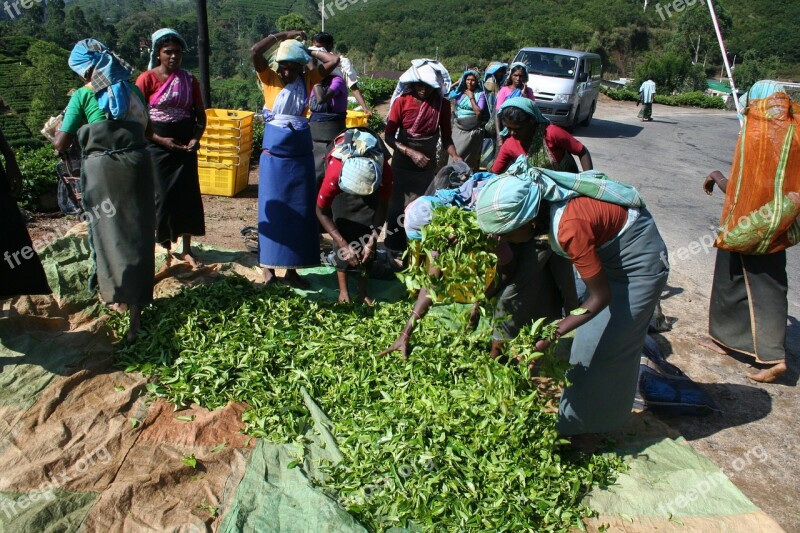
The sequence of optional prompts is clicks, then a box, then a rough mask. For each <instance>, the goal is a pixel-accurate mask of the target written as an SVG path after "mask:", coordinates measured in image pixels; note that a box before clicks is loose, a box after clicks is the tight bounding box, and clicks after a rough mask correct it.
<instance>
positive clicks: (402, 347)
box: [380, 332, 408, 361]
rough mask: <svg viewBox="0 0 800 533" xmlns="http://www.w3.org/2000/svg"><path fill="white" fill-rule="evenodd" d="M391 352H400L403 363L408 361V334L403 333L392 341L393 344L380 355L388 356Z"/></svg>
mask: <svg viewBox="0 0 800 533" xmlns="http://www.w3.org/2000/svg"><path fill="white" fill-rule="evenodd" d="M392 352H400V358H401V359H403V360H404V361H405V360H406V359H408V333H406V332H403V333H401V334H400V336H399V337H397V340H396V341H394V344H392V345H391V346H389V347H388V348H387V349H385V350H384V351H382V352H381V353H380V355H381V356H384V355H388V354H390V353H392Z"/></svg>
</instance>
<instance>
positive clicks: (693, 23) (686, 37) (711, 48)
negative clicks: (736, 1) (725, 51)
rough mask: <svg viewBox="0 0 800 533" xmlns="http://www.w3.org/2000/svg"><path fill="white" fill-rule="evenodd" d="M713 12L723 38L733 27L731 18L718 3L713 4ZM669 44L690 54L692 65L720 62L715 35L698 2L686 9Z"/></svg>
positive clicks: (704, 9)
mask: <svg viewBox="0 0 800 533" xmlns="http://www.w3.org/2000/svg"><path fill="white" fill-rule="evenodd" d="M708 1H711V0H708ZM714 10H715V11H716V13H717V20H718V21H719V28H720V31H721V32H722V36H723V37H725V36H726V35H728V32H729V31H730V29H731V27H732V26H733V18H732V17H731V14H730V12H729V11H728V10H726V9H725V8H724V7H722V6H721V5H719V2H716V3H715V5H714ZM671 44H672V45H673V46H674V48H675V49H676V50H679V51H687V52H690V53H691V54H692V58H693V59H692V62H693V63H703V64H706V63H707V62H710V63H714V64H718V63H719V62H721V61H722V54H721V53H720V51H719V43H718V42H717V34H716V32H715V31H714V24H713V22H712V21H711V14H710V13H709V11H708V8H707V6H706V5H705V3H702V2H698V4H697V5H696V6H694V7H692V8H687V9H686V10H685V11H684V12H683V14H682V15H681V18H680V20H679V21H678V27H677V28H676V29H675V34H674V35H673V37H672V42H671Z"/></svg>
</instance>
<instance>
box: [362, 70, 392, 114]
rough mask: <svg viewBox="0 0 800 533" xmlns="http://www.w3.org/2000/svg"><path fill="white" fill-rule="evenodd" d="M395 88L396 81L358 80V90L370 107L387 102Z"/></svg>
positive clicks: (380, 79) (383, 79)
mask: <svg viewBox="0 0 800 533" xmlns="http://www.w3.org/2000/svg"><path fill="white" fill-rule="evenodd" d="M396 86H397V82H396V81H393V80H389V79H386V78H366V77H363V78H358V88H359V89H361V94H363V95H364V100H366V101H367V104H369V105H370V107H375V105H377V104H379V103H381V102H384V101H386V100H388V99H389V98H390V97H391V96H392V93H393V92H394V88H395V87H396Z"/></svg>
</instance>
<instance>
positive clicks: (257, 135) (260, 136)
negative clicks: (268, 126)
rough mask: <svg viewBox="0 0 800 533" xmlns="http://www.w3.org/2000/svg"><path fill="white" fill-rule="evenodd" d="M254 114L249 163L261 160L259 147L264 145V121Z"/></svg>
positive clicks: (257, 114)
mask: <svg viewBox="0 0 800 533" xmlns="http://www.w3.org/2000/svg"><path fill="white" fill-rule="evenodd" d="M259 115H260V113H256V116H255V117H254V118H253V153H252V154H250V160H251V161H258V160H259V159H260V158H261V147H262V146H263V144H264V120H263V119H262V118H261V116H259Z"/></svg>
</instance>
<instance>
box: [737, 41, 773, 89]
mask: <svg viewBox="0 0 800 533" xmlns="http://www.w3.org/2000/svg"><path fill="white" fill-rule="evenodd" d="M779 66H780V59H779V58H778V57H777V56H771V57H768V58H762V57H759V55H758V54H757V53H756V52H755V51H753V50H748V51H747V52H745V53H744V57H743V58H742V62H741V63H739V64H738V65H736V68H735V70H734V71H733V81H734V82H735V83H736V88H737V89H742V90H745V91H746V90H748V89H750V87H752V86H753V84H754V83H755V82H757V81H758V80H765V79H771V78H774V77H775V74H776V73H777V71H778V67H779Z"/></svg>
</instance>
